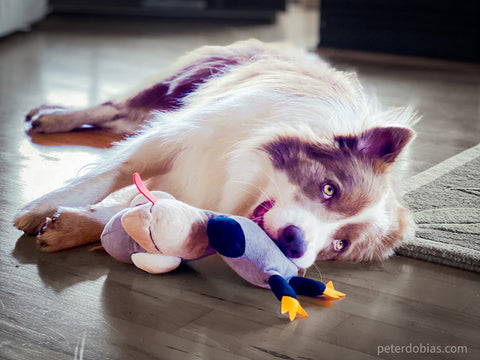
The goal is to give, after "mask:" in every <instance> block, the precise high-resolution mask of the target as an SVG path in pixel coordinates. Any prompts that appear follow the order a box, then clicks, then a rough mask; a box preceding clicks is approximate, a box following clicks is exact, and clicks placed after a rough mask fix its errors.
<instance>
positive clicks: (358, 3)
mask: <svg viewBox="0 0 480 360" xmlns="http://www.w3.org/2000/svg"><path fill="white" fill-rule="evenodd" d="M320 11H321V12H320V14H321V15H320V16H321V20H320V44H319V45H320V46H321V47H331V48H342V49H354V50H364V51H376V52H385V53H394V54H403V55H415V56H424V57H435V58H443V59H448V60H462V61H474V62H478V61H479V60H480V39H479V32H480V31H479V29H480V1H478V0H456V1H453V0H396V1H393V0H392V1H390V0H388V1H386V0H322V1H321V10H320Z"/></svg>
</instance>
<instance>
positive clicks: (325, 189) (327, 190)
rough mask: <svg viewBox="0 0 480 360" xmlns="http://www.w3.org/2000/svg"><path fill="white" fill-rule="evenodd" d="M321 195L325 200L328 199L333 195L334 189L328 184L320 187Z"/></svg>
mask: <svg viewBox="0 0 480 360" xmlns="http://www.w3.org/2000/svg"><path fill="white" fill-rule="evenodd" d="M322 194H323V197H324V198H325V199H330V198H331V197H332V196H333V195H334V194H335V188H334V187H333V186H332V185H330V184H328V183H327V184H323V185H322Z"/></svg>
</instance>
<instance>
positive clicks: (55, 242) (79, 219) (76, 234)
mask: <svg viewBox="0 0 480 360" xmlns="http://www.w3.org/2000/svg"><path fill="white" fill-rule="evenodd" d="M102 230H103V225H102V224H100V223H97V222H95V221H92V220H91V219H89V218H88V216H86V215H85V214H84V213H83V212H82V211H81V210H75V209H73V208H72V209H71V208H59V210H58V212H56V213H55V214H54V215H53V216H51V217H47V219H46V221H45V222H44V224H43V226H42V227H41V229H40V232H39V233H38V235H37V246H38V249H39V250H40V251H43V252H48V253H51V252H56V251H60V250H65V249H70V248H73V247H76V246H80V245H84V244H88V243H91V242H94V241H98V240H99V239H100V234H101V232H102Z"/></svg>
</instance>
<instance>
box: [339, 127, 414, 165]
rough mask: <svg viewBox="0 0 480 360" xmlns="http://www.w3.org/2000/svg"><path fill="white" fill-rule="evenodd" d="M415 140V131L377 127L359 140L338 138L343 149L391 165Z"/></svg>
mask: <svg viewBox="0 0 480 360" xmlns="http://www.w3.org/2000/svg"><path fill="white" fill-rule="evenodd" d="M412 138H413V131H412V130H410V129H408V128H405V127H394V126H392V127H377V128H373V129H370V130H367V131H365V132H364V133H363V134H362V135H360V136H359V137H357V138H352V137H338V138H337V141H338V143H339V145H340V147H341V148H344V147H347V148H350V150H353V151H354V152H355V153H358V154H362V155H364V156H368V157H370V158H372V159H373V160H379V161H381V162H382V163H384V164H386V165H389V164H391V163H393V162H394V161H395V159H396V158H397V156H398V155H399V154H400V153H401V152H402V150H403V148H404V147H405V146H406V145H407V144H408V142H409V141H410V140H411V139H412Z"/></svg>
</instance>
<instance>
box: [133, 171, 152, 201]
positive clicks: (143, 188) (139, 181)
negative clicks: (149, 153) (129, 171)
mask: <svg viewBox="0 0 480 360" xmlns="http://www.w3.org/2000/svg"><path fill="white" fill-rule="evenodd" d="M133 182H134V183H135V185H137V189H138V191H140V192H141V193H142V194H143V195H144V196H145V197H146V198H147V199H148V200H150V202H151V203H152V204H155V203H156V202H157V197H156V196H155V195H153V194H152V193H151V192H150V190H148V189H147V187H146V186H145V184H144V183H143V181H142V178H141V177H140V174H139V173H135V174H133Z"/></svg>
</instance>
